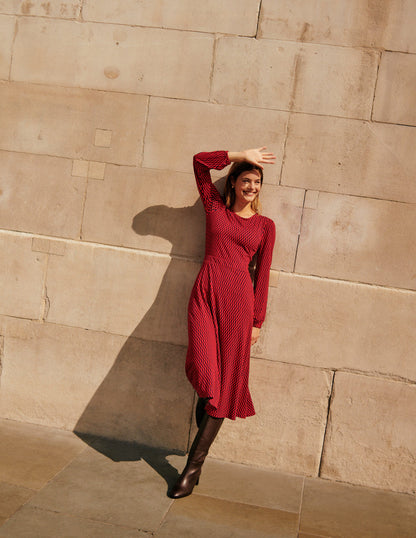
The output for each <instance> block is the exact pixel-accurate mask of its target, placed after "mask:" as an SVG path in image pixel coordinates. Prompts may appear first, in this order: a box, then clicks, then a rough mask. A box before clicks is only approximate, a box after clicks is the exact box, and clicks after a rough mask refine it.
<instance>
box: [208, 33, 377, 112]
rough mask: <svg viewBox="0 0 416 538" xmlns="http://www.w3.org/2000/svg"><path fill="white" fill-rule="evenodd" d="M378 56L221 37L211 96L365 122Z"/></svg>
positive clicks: (240, 103)
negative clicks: (363, 119) (357, 119)
mask: <svg viewBox="0 0 416 538" xmlns="http://www.w3.org/2000/svg"><path fill="white" fill-rule="evenodd" d="M377 64H378V53H376V52H374V51H371V50H363V49H362V50H360V49H351V48H346V47H332V46H325V45H310V44H298V43H290V42H288V41H275V40H269V39H265V40H256V39H248V38H237V37H223V38H221V39H220V40H219V42H218V44H217V47H216V54H215V66H214V76H213V83H212V97H213V98H214V99H215V100H216V101H217V102H219V103H226V104H233V105H248V106H256V107H263V108H277V109H283V110H294V111H301V112H310V113H313V114H326V115H334V116H344V117H347V118H367V119H368V118H370V114H371V107H372V103H373V94H374V86H375V82H376V77H377Z"/></svg>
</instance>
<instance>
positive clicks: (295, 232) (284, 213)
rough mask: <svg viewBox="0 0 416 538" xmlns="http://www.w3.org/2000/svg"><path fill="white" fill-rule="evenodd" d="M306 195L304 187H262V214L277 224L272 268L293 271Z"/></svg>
mask: <svg viewBox="0 0 416 538" xmlns="http://www.w3.org/2000/svg"><path fill="white" fill-rule="evenodd" d="M304 195H305V191H304V190H303V189H292V188H288V187H282V186H280V185H279V186H275V185H267V184H265V185H264V186H263V187H262V191H261V194H260V200H261V205H262V214H264V215H266V216H267V217H269V218H271V219H273V220H274V222H275V225H276V243H275V247H274V254H273V261H272V269H279V270H283V271H289V272H290V271H293V266H294V263H295V257H296V249H297V245H298V238H299V231H300V223H301V218H302V206H303V199H304Z"/></svg>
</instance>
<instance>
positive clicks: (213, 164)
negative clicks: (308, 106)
mask: <svg viewBox="0 0 416 538" xmlns="http://www.w3.org/2000/svg"><path fill="white" fill-rule="evenodd" d="M229 164H230V161H229V159H228V153H227V152H226V151H214V152H209V153H198V154H197V155H195V156H194V171H195V178H196V182H197V187H198V190H199V194H200V196H201V199H202V202H203V204H204V208H205V213H206V243H205V257H204V261H203V264H202V267H201V269H200V271H199V273H198V276H197V278H196V281H195V284H194V286H193V289H192V292H191V297H190V299H189V304H188V339H189V344H188V350H187V356H186V365H185V370H186V375H187V377H188V379H189V381H190V382H191V384H192V386H193V387H194V389H195V390H196V392H197V394H198V395H199V396H200V397H201V398H209V401H208V403H207V405H206V407H205V409H206V411H207V413H208V414H209V415H211V416H213V417H218V418H225V417H227V418H230V419H233V420H234V419H235V418H236V417H241V418H245V417H248V416H251V415H254V414H255V410H254V406H253V402H252V400H251V396H250V391H249V388H248V377H249V366H250V349H251V331H252V327H253V326H254V327H261V325H262V323H263V321H264V318H265V315H266V304H267V292H268V285H269V272H270V265H271V261H272V254H273V246H274V241H275V225H274V222H273V221H272V220H271V219H269V218H267V217H264V216H262V215H259V214H257V213H256V214H255V215H253V216H252V217H249V218H244V217H240V216H239V215H237V214H236V213H234V212H233V211H231V210H230V209H228V208H227V207H226V206H225V204H224V202H223V200H222V198H221V196H220V194H219V192H218V191H217V189H216V187H215V186H214V185H213V183H212V181H211V175H210V169H216V170H221V169H222V168H224V167H225V166H227V165H229ZM256 252H257V264H256V270H255V274H254V287H253V282H252V280H251V277H250V273H249V263H250V261H251V259H252V257H253V256H254V254H255V253H256Z"/></svg>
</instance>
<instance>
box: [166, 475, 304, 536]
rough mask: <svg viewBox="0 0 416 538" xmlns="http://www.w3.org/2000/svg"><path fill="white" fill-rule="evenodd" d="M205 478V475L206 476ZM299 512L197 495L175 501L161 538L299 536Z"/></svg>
mask: <svg viewBox="0 0 416 538" xmlns="http://www.w3.org/2000/svg"><path fill="white" fill-rule="evenodd" d="M204 478H205V476H204ZM297 529H298V514H297V513H296V512H288V511H285V510H271V509H270V508H262V507H259V506H253V505H250V504H243V503H237V502H235V501H234V500H232V501H228V500H224V499H219V498H215V497H214V498H213V497H206V496H205V495H198V494H194V495H191V496H190V497H187V498H186V499H183V501H181V502H179V503H173V505H172V506H171V508H170V510H169V512H168V514H167V515H166V518H165V519H164V520H163V522H162V524H161V526H160V528H159V529H158V531H157V536H158V538H172V536H181V537H182V538H192V537H193V536H201V537H202V536H204V537H207V538H208V537H211V536H215V538H230V537H234V536H238V538H260V537H261V538H297V535H298V533H297Z"/></svg>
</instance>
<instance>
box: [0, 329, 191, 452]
mask: <svg viewBox="0 0 416 538" xmlns="http://www.w3.org/2000/svg"><path fill="white" fill-rule="evenodd" d="M185 351H186V350H185V348H183V347H182V346H174V345H170V344H163V343H159V342H149V341H144V340H139V339H136V338H128V339H127V340H126V338H125V337H121V336H115V335H110V334H105V333H100V332H95V331H87V330H82V329H75V328H71V327H62V326H59V325H55V324H49V323H36V322H29V321H28V322H22V321H20V320H12V319H11V320H8V323H7V325H6V330H5V353H4V361H3V375H2V389H1V397H0V413H1V416H3V417H6V418H11V419H17V420H20V421H24V422H34V423H37V424H44V425H48V426H54V427H59V428H64V429H75V430H76V431H77V432H80V433H89V434H96V435H100V436H105V437H110V438H116V439H122V440H127V441H135V442H138V443H143V444H148V445H152V446H164V447H169V448H177V449H180V450H185V449H186V444H187V440H188V431H189V417H190V414H191V408H192V402H193V391H192V389H191V386H190V385H189V383H188V382H187V380H186V377H185V374H184V362H185ZM149 410H152V411H149Z"/></svg>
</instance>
